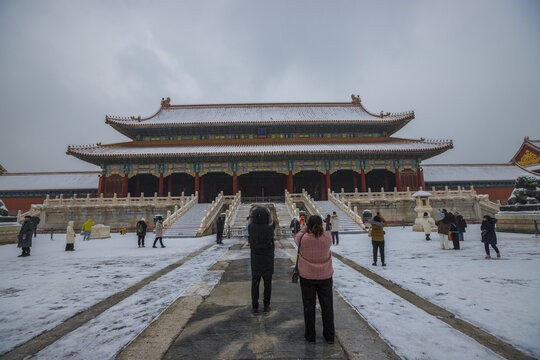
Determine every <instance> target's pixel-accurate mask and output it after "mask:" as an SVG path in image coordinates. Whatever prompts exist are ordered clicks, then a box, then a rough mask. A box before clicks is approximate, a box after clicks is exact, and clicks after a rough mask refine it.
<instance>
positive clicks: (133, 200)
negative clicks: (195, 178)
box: [43, 193, 190, 206]
mask: <svg viewBox="0 0 540 360" xmlns="http://www.w3.org/2000/svg"><path fill="white" fill-rule="evenodd" d="M186 198H190V196H188V197H186V196H184V193H182V195H181V196H171V193H168V195H167V196H165V197H158V196H157V193H154V196H152V197H145V196H144V193H141V195H140V196H138V197H131V194H129V193H128V194H127V196H126V197H118V196H117V194H116V193H115V194H114V195H113V197H111V198H105V197H103V194H101V196H100V197H90V195H87V196H86V197H83V198H78V197H77V195H73V197H70V198H64V197H63V195H60V196H57V197H55V198H52V199H51V198H50V197H49V195H47V197H46V198H45V200H44V201H43V206H66V205H95V206H103V205H175V204H180V203H181V202H182V203H184V202H186Z"/></svg>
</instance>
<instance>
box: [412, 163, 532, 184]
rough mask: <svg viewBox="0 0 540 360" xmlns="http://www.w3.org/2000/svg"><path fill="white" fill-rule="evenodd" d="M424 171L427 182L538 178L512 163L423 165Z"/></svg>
mask: <svg viewBox="0 0 540 360" xmlns="http://www.w3.org/2000/svg"><path fill="white" fill-rule="evenodd" d="M422 169H424V180H425V181H426V182H450V181H457V182H459V181H464V182H465V181H513V180H515V179H517V178H518V177H520V176H537V175H534V174H531V173H530V172H528V171H526V170H523V169H521V168H520V167H519V166H516V165H514V164H510V163H508V164H436V165H435V164H422ZM537 177H538V178H539V179H540V176H537Z"/></svg>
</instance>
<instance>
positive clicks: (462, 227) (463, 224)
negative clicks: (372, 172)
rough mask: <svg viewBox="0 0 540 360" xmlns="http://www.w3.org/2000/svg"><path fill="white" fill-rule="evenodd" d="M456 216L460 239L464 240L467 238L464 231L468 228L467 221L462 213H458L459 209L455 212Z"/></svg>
mask: <svg viewBox="0 0 540 360" xmlns="http://www.w3.org/2000/svg"><path fill="white" fill-rule="evenodd" d="M454 216H455V217H456V225H457V230H458V239H459V241H463V240H465V239H464V238H463V233H464V232H465V229H466V228H467V222H466V221H465V219H464V218H463V216H461V214H460V213H458V212H457V211H456V212H455V213H454Z"/></svg>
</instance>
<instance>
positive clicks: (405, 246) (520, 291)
mask: <svg viewBox="0 0 540 360" xmlns="http://www.w3.org/2000/svg"><path fill="white" fill-rule="evenodd" d="M385 231H386V235H385V239H386V243H385V247H386V248H385V253H386V263H387V266H386V267H385V268H383V267H381V266H380V259H379V262H378V264H379V266H372V265H371V263H372V262H373V260H372V247H371V239H370V238H368V236H367V235H366V234H350V235H341V236H340V244H339V246H333V247H332V251H334V252H336V253H339V254H341V255H343V256H345V257H347V258H349V259H351V260H353V261H355V262H356V263H358V264H360V265H362V266H365V267H367V268H369V269H370V270H372V271H374V272H375V273H377V274H379V275H381V276H383V277H385V278H387V279H389V280H392V281H394V282H395V283H397V284H399V285H401V286H403V287H404V288H406V289H408V290H411V291H412V292H414V293H416V294H417V295H419V296H421V297H423V298H425V299H427V300H429V301H431V302H433V303H435V304H437V305H439V306H441V307H443V308H445V309H447V310H449V311H451V312H453V313H455V314H456V316H458V317H459V318H462V319H464V320H466V321H468V322H470V323H472V324H474V325H476V326H478V327H480V328H482V329H484V330H486V331H487V332H489V333H491V334H493V335H495V336H497V337H499V338H501V339H503V340H505V341H507V342H509V343H511V344H513V345H514V346H516V347H517V348H519V349H521V350H522V351H524V352H526V353H529V354H530V355H532V356H534V357H540V326H539V325H538V324H540V301H539V299H540V277H539V276H538V275H539V274H540V239H535V238H534V237H533V236H531V235H529V234H511V233H497V236H498V245H497V246H498V247H499V250H500V251H501V254H502V258H501V259H492V260H485V259H484V256H485V253H484V246H483V244H482V243H481V242H480V229H479V225H469V227H468V228H467V232H466V233H465V241H463V242H461V249H462V250H459V251H454V250H441V249H440V243H439V237H438V235H437V234H432V236H431V238H432V239H433V240H432V241H425V240H424V234H423V233H419V232H413V231H411V228H410V227H406V228H405V229H403V228H401V227H392V228H386V229H385ZM450 246H451V247H452V243H451V242H450ZM491 252H492V255H494V252H493V249H491ZM334 261H335V264H336V274H335V276H334V279H335V283H336V288H337V289H338V290H339V291H340V292H341V293H342V294H344V295H345V294H348V295H346V296H349V297H350V298H349V299H348V301H349V302H351V303H353V304H354V301H356V300H358V301H360V303H358V306H357V305H354V306H356V307H357V310H358V311H359V313H360V314H361V315H362V316H364V317H365V318H366V319H367V320H368V321H369V322H370V323H371V324H372V325H374V326H375V327H376V328H377V329H379V331H380V332H381V333H382V336H383V337H385V338H387V339H388V340H389V342H390V343H391V344H392V345H394V343H393V342H392V341H391V340H390V338H389V336H387V331H388V330H391V329H388V327H390V328H391V327H392V323H393V322H394V321H395V320H392V321H391V322H390V324H388V323H387V322H386V321H385V320H380V319H379V318H382V319H388V318H387V316H386V314H385V312H384V311H382V312H381V311H379V313H380V314H377V311H375V310H374V309H373V308H372V307H371V306H375V307H376V306H377V304H376V303H373V302H372V301H371V300H370V299H365V298H366V297H368V298H369V295H368V296H366V294H371V293H372V292H373V291H374V290H373V286H371V285H367V284H366V281H367V279H365V278H364V277H363V276H361V275H360V274H358V273H356V274H355V273H353V272H351V270H348V271H346V270H345V269H341V267H340V266H339V265H338V264H339V262H338V261H336V260H335V259H334ZM349 269H350V268H349ZM340 276H342V277H344V278H347V279H348V280H347V281H342V280H341V279H340ZM349 277H353V278H354V277H357V278H358V282H357V283H353V282H352V279H349ZM353 284H354V286H353ZM351 286H352V287H353V288H354V287H356V289H355V290H353V289H351ZM386 296H388V298H391V297H392V294H391V293H389V294H388V295H385V297H386ZM353 300H354V301H353ZM392 301H393V302H394V303H396V302H395V301H394V300H385V302H384V303H391V302H392ZM361 305H363V307H362V306H361ZM395 308H396V307H395V306H392V309H395ZM388 311H391V310H388ZM381 321H382V323H381ZM418 325H419V324H417V321H416V320H415V321H414V323H411V326H409V327H402V328H400V327H398V326H396V328H400V329H401V335H402V336H403V334H405V333H407V332H408V331H410V332H411V333H418V332H420V333H424V334H429V332H428V331H426V330H424V329H423V328H421V327H419V326H418ZM400 326H401V325H400ZM403 326H405V325H403ZM402 329H408V330H406V331H404V330H402ZM429 336H431V337H432V338H437V339H439V338H440V337H439V335H436V334H435V333H432V334H429ZM446 341H448V340H447V339H446V338H445V342H446ZM396 346H397V345H396ZM400 346H401V345H400ZM413 358H418V357H413ZM437 358H440V357H439V356H437Z"/></svg>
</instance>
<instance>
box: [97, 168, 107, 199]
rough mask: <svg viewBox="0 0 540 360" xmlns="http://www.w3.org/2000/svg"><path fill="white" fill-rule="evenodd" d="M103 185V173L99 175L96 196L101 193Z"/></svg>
mask: <svg viewBox="0 0 540 360" xmlns="http://www.w3.org/2000/svg"><path fill="white" fill-rule="evenodd" d="M104 185H105V174H103V175H100V176H99V182H98V190H97V196H98V197H99V196H100V195H101V194H102V193H103V190H104Z"/></svg>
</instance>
